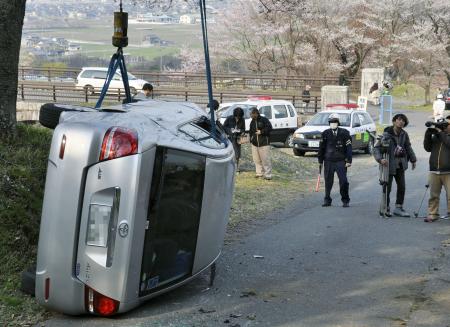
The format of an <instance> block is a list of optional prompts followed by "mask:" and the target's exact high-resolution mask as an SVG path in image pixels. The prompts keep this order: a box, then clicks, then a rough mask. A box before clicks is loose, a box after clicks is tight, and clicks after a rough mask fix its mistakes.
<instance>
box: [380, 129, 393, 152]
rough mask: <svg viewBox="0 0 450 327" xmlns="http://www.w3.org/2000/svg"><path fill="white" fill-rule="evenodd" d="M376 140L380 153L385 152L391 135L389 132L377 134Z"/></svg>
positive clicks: (389, 143)
mask: <svg viewBox="0 0 450 327" xmlns="http://www.w3.org/2000/svg"><path fill="white" fill-rule="evenodd" d="M378 142H380V143H379V144H380V149H381V153H386V152H388V151H389V147H390V145H391V136H390V135H389V133H387V132H384V133H383V134H382V135H380V136H378Z"/></svg>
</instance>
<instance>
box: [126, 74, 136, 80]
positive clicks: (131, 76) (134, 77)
mask: <svg viewBox="0 0 450 327" xmlns="http://www.w3.org/2000/svg"><path fill="white" fill-rule="evenodd" d="M128 80H130V81H132V80H137V77H136V76H134V75H133V74H130V73H128Z"/></svg>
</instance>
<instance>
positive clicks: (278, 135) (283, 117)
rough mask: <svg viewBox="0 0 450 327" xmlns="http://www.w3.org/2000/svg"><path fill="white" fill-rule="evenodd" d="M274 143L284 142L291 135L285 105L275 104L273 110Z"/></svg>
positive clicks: (272, 138)
mask: <svg viewBox="0 0 450 327" xmlns="http://www.w3.org/2000/svg"><path fill="white" fill-rule="evenodd" d="M272 115H273V123H272V127H273V131H272V135H271V140H272V142H284V141H285V140H286V138H287V136H288V135H289V133H290V128H289V115H288V109H287V108H286V106H285V105H284V104H275V105H273V109H272Z"/></svg>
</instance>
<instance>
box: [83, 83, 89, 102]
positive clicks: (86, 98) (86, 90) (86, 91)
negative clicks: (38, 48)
mask: <svg viewBox="0 0 450 327" xmlns="http://www.w3.org/2000/svg"><path fill="white" fill-rule="evenodd" d="M84 99H85V101H86V103H88V102H89V98H88V88H87V87H85V88H84Z"/></svg>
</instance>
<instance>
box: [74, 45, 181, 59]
mask: <svg viewBox="0 0 450 327" xmlns="http://www.w3.org/2000/svg"><path fill="white" fill-rule="evenodd" d="M114 51H115V48H114V47H113V46H112V45H100V44H82V45H81V50H80V52H79V53H80V54H82V55H87V56H91V57H92V56H94V57H100V58H108V59H109V58H111V55H112V54H113V53H114ZM178 52H179V49H178V48H175V47H133V46H129V47H127V48H125V49H124V53H125V54H129V55H132V56H142V57H145V59H147V60H152V59H155V58H159V57H162V56H169V55H175V54H177V53H178Z"/></svg>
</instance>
